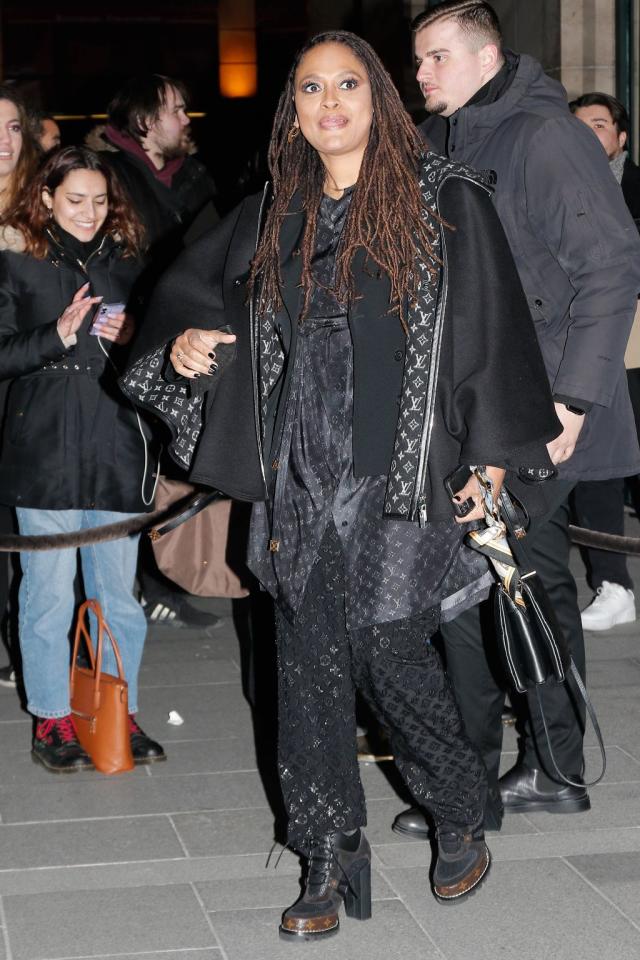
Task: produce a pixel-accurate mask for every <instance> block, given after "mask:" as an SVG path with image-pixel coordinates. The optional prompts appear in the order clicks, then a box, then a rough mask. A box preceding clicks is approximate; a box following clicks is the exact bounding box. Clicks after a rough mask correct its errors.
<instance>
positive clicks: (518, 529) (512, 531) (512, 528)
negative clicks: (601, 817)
mask: <svg viewBox="0 0 640 960" xmlns="http://www.w3.org/2000/svg"><path fill="white" fill-rule="evenodd" d="M498 505H499V509H500V516H501V518H502V520H503V521H504V524H505V526H506V528H507V531H508V532H509V535H510V546H511V551H512V553H513V555H514V558H515V560H516V563H517V564H518V567H519V570H520V574H521V576H526V575H527V574H528V573H533V572H534V570H535V567H534V564H533V562H532V560H531V557H530V555H529V551H528V550H527V548H526V547H525V545H524V543H523V540H524V538H525V536H526V530H525V528H524V526H523V524H522V523H521V522H520V520H519V518H518V514H517V512H516V508H515V506H514V504H513V501H512V499H511V497H510V496H509V494H508V493H507V491H506V490H505V489H504V487H503V488H502V490H501V491H500V497H499V499H498ZM569 671H570V673H571V675H572V676H573V679H574V681H575V684H576V686H577V688H578V691H579V693H580V696H581V697H582V699H583V700H584V705H585V707H586V709H587V713H588V714H589V717H590V719H591V723H592V725H593V729H594V731H595V734H596V737H597V740H598V746H599V748H600V755H601V757H602V770H601V772H600V775H599V776H598V777H596V779H595V780H592V781H591V782H589V783H584V784H583V783H578V782H577V781H574V780H570V779H569V777H567V776H566V775H565V774H564V773H563V772H562V771H561V770H560V769H559V767H558V764H557V763H556V758H555V756H554V753H553V747H552V746H551V737H550V735H549V728H548V726H547V719H546V717H545V714H544V707H543V706H542V693H541V689H540V687H541V685H540V684H536V696H537V698H538V705H539V707H540V716H541V717H542V724H543V727H544V733H545V737H546V740H547V746H548V748H549V756H550V757H551V762H552V764H553V767H554V770H555V772H556V773H557V775H558V776H559V777H560V779H561V780H562V782H563V783H566V784H568V785H569V786H570V787H580V788H582V787H583V786H585V787H595V785H596V784H597V783H600V781H601V780H602V778H603V777H604V775H605V772H606V769H607V754H606V751H605V746H604V740H603V739H602V732H601V730H600V724H599V723H598V718H597V716H596V711H595V708H594V706H593V704H592V702H591V698H590V696H589V694H588V692H587V688H586V687H585V685H584V681H583V680H582V677H581V676H580V674H579V672H578V669H577V667H576V665H575V663H574V662H573V659H572V660H571V661H570V664H569Z"/></svg>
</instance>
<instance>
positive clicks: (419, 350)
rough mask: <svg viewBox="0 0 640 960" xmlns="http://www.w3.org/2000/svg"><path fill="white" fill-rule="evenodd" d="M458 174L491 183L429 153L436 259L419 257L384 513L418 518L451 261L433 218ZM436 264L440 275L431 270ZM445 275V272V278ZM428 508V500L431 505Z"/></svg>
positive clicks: (426, 173) (425, 184)
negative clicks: (445, 186)
mask: <svg viewBox="0 0 640 960" xmlns="http://www.w3.org/2000/svg"><path fill="white" fill-rule="evenodd" d="M450 175H455V176H458V177H465V178H466V179H469V180H473V181H474V183H480V184H482V185H483V186H486V183H485V179H484V178H483V176H482V175H481V174H477V173H475V172H474V171H472V170H470V169H467V168H465V167H462V166H461V165H460V164H459V163H456V164H454V163H451V162H450V161H449V160H447V159H446V158H445V157H439V156H436V155H435V154H428V155H427V158H426V160H425V163H424V165H423V169H422V175H421V177H420V188H421V190H422V198H423V201H424V217H425V219H426V220H427V221H428V222H429V223H430V225H431V226H432V227H433V228H434V230H435V236H434V239H433V241H432V249H433V257H431V258H426V259H423V258H418V259H417V260H416V264H417V269H418V270H419V271H420V278H419V286H418V299H417V303H415V304H414V305H412V306H410V309H409V316H408V327H409V333H408V336H407V350H406V360H405V368H404V378H403V383H402V400H401V403H400V415H399V418H398V427H397V431H396V439H395V446H394V452H393V459H392V461H391V468H390V471H389V480H388V483H387V494H386V499H385V506H384V512H385V514H386V515H387V516H393V517H397V518H399V519H404V520H414V519H416V516H415V508H416V502H417V498H418V496H419V495H420V493H421V490H419V489H416V487H417V485H418V484H419V482H420V477H419V476H418V471H419V463H420V458H421V449H422V457H423V458H424V460H425V462H426V461H427V459H428V453H429V451H428V445H429V440H430V436H429V430H430V423H429V421H430V416H431V410H430V407H431V405H432V403H433V399H434V396H435V390H436V386H437V379H438V356H439V350H440V341H441V338H442V319H443V318H442V317H441V316H440V315H439V311H438V305H439V302H440V297H439V288H440V286H441V284H443V283H446V263H445V266H444V267H441V266H440V265H439V264H438V259H440V260H442V245H443V241H442V227H441V225H440V223H439V222H438V220H437V219H435V218H434V216H433V211H435V210H437V209H438V190H439V188H440V186H441V185H442V183H444V181H445V180H446V179H447V177H448V176H450ZM430 267H432V268H435V274H432V273H431V272H430V269H429V268H430ZM443 274H444V276H443ZM425 510H426V511H428V504H425Z"/></svg>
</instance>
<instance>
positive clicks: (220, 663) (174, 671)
mask: <svg viewBox="0 0 640 960" xmlns="http://www.w3.org/2000/svg"><path fill="white" fill-rule="evenodd" d="M638 669H639V671H640V667H639V668H638ZM239 679H240V668H239V666H238V664H237V662H236V661H235V660H184V661H182V662H180V663H170V662H169V663H153V662H151V663H146V662H143V664H142V667H141V669H140V676H139V681H138V682H139V686H140V687H141V688H142V687H171V686H176V687H177V686H202V685H204V684H218V683H237V682H238V681H239Z"/></svg>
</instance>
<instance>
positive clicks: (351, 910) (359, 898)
mask: <svg viewBox="0 0 640 960" xmlns="http://www.w3.org/2000/svg"><path fill="white" fill-rule="evenodd" d="M344 912H345V913H346V915H347V916H348V917H351V918H352V919H353V920H370V919H371V863H367V864H365V866H364V867H363V868H362V869H361V870H359V871H358V873H356V874H355V875H354V876H353V877H350V878H349V886H348V887H347V889H346V891H345V895H344Z"/></svg>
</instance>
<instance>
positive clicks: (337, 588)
mask: <svg viewBox="0 0 640 960" xmlns="http://www.w3.org/2000/svg"><path fill="white" fill-rule="evenodd" d="M436 627H437V611H436V610H433V609H432V610H431V611H429V612H428V613H427V614H425V615H424V616H422V617H419V618H415V619H412V620H401V621H395V622H393V623H387V624H378V625H375V626H371V627H364V628H361V629H357V630H353V631H351V632H348V631H347V629H346V621H345V603H344V566H343V559H342V549H341V546H340V541H339V539H338V536H337V533H336V532H335V527H333V524H331V525H330V529H329V531H328V533H327V534H326V535H325V538H324V540H323V542H322V545H321V548H320V553H319V557H318V559H317V561H316V564H315V566H314V568H313V570H312V573H311V576H310V578H309V580H308V582H307V587H306V589H305V594H304V599H303V603H302V607H301V608H300V611H299V613H298V616H297V617H296V620H295V624H293V625H292V624H291V623H290V622H289V621H288V620H287V619H286V618H285V617H284V616H283V615H282V613H280V612H279V611H278V610H277V608H276V635H277V645H278V686H279V689H278V710H279V742H278V767H279V772H280V782H281V786H282V792H283V796H284V802H285V807H286V810H287V815H288V839H289V843H290V844H291V846H292V847H293V848H294V849H296V850H298V851H300V852H301V853H308V852H309V846H310V841H311V840H312V838H313V837H319V836H323V835H325V834H328V833H333V832H334V831H336V830H354V829H356V828H357V827H360V826H364V825H365V824H366V809H365V800H364V793H363V789H362V783H361V781H360V774H359V770H358V761H357V750H356V721H355V690H356V688H357V689H359V690H360V691H361V692H362V694H363V695H364V697H365V699H366V700H367V702H368V703H369V705H370V707H371V708H372V709H373V711H374V713H375V714H376V716H377V717H378V718H379V719H380V721H381V722H382V723H383V724H384V725H385V727H387V729H388V730H389V731H390V738H391V746H392V749H393V753H394V757H395V761H396V765H397V767H398V770H399V771H400V774H401V776H402V777H403V779H404V781H405V783H406V785H407V787H408V788H409V790H410V791H411V793H412V795H413V797H414V798H415V800H416V802H417V803H418V804H420V805H421V806H423V807H425V808H426V809H427V810H428V811H429V813H431V815H432V817H433V819H434V821H435V823H436V825H440V824H443V823H447V824H452V825H455V826H464V827H467V826H471V825H474V824H477V823H479V822H480V821H481V820H482V817H483V812H484V803H485V797H486V771H485V769H484V766H483V764H482V761H481V760H480V758H479V756H478V754H477V752H476V751H475V750H474V748H473V747H472V746H471V743H470V742H469V740H468V738H467V736H466V734H465V732H464V728H463V725H462V720H461V717H460V713H459V711H458V708H457V706H456V703H455V700H454V697H453V694H452V692H451V689H450V686H449V683H448V681H447V678H446V676H445V673H444V670H443V667H442V663H441V661H440V658H439V656H438V654H437V652H436V651H435V650H434V648H433V647H432V646H431V645H430V643H428V637H429V636H430V635H431V634H432V633H433V632H434V630H435V629H436Z"/></svg>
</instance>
